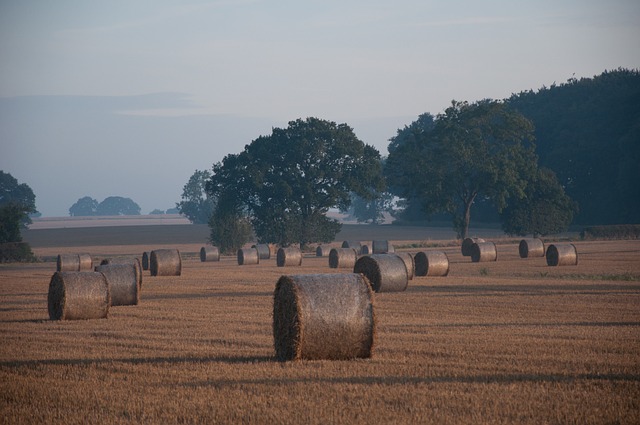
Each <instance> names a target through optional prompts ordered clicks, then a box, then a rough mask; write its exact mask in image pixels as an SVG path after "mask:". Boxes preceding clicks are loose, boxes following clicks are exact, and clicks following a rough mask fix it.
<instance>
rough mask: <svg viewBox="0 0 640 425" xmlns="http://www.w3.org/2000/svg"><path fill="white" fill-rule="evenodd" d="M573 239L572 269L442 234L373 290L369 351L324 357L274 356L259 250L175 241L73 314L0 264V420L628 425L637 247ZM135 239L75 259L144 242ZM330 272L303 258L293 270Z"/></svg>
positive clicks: (22, 269)
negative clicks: (490, 253)
mask: <svg viewBox="0 0 640 425" xmlns="http://www.w3.org/2000/svg"><path fill="white" fill-rule="evenodd" d="M361 239H363V240H365V239H366V238H364V237H361ZM389 239H390V240H393V238H389ZM394 244H395V241H394ZM574 244H575V245H576V248H577V250H578V253H579V255H580V262H579V264H578V265H577V266H572V267H549V266H547V265H546V261H545V258H543V257H539V258H528V259H522V258H520V257H519V253H518V240H508V239H502V240H496V245H497V249H498V261H496V262H489V263H472V262H471V259H470V258H469V257H463V256H462V254H461V252H460V247H459V245H457V246H456V245H454V244H452V246H446V243H443V246H444V248H440V249H442V250H443V251H445V252H446V253H447V255H448V257H449V260H450V263H451V264H450V268H451V269H450V273H449V275H448V276H447V277H415V278H414V279H413V280H411V281H410V282H409V286H408V288H407V290H406V291H404V292H398V293H378V294H374V301H375V303H374V304H375V315H376V323H377V325H376V342H375V349H374V352H373V355H372V357H371V358H370V359H358V360H341V361H331V360H315V361H310V360H304V361H291V362H279V361H277V360H276V359H275V350H274V346H273V331H272V312H273V291H274V289H275V285H276V282H277V281H278V279H279V278H280V276H282V275H283V271H282V268H278V267H277V266H276V261H275V259H272V260H265V261H264V262H260V264H258V265H255V266H251V267H242V266H238V264H237V261H236V257H235V255H233V256H223V257H222V258H221V261H220V262H201V261H200V259H199V257H198V252H199V249H200V247H201V246H202V242H196V243H192V244H182V245H181V244H176V245H174V246H173V247H174V248H177V249H180V251H181V253H183V255H184V256H185V258H184V260H183V264H182V275H181V276H162V277H151V276H150V274H149V272H148V271H145V272H144V285H143V288H142V293H141V296H140V303H139V305H138V306H125V307H118V306H114V307H112V308H111V309H110V310H109V317H108V319H98V320H80V321H51V320H49V316H48V311H47V291H48V284H49V280H50V278H51V275H52V274H53V273H54V271H55V268H56V265H55V262H54V261H48V262H42V263H36V264H17V265H0V300H1V302H2V307H1V308H0V335H1V338H2V341H1V343H0V347H1V348H0V394H1V398H0V400H1V401H0V414H1V415H2V418H3V422H5V423H47V424H51V423H60V424H62V423H64V424H75V423H278V424H298V423H309V424H326V423H349V424H372V423H381V424H382V423H385V424H386V423H427V424H428V423H435V424H440V423H456V424H460V423H462V424H464V423H468V424H471V423H474V424H476V423H536V424H537V423H621V424H625V423H628V424H631V423H640V404H639V403H638V400H640V338H639V335H640V307H639V306H640V242H638V241H589V242H580V241H579V242H574ZM400 245H401V244H400ZM142 248H143V246H142V245H127V244H125V243H123V244H122V245H111V246H85V247H84V248H83V250H82V251H83V252H89V253H91V254H92V255H94V256H96V257H99V255H98V254H103V253H106V252H108V253H110V254H111V255H127V254H129V253H133V254H136V255H141V254H142V252H143V251H145V250H149V249H155V248H159V247H158V246H148V245H144V249H142ZM69 251H70V252H73V251H74V246H72V247H71V248H69ZM404 251H407V252H412V253H414V254H415V253H416V252H418V251H419V249H415V250H413V251H412V250H406V249H405V250H404ZM34 252H35V253H36V254H37V255H40V256H45V257H46V256H48V255H53V254H49V252H55V254H57V253H59V252H63V250H61V249H60V247H49V248H47V247H42V248H37V247H36V248H34ZM345 272H347V271H346V270H343V269H331V268H329V267H328V265H327V259H326V257H325V258H322V257H320V258H318V257H315V253H308V254H307V255H306V257H305V259H304V261H303V263H302V265H301V266H300V267H297V268H296V269H295V274H307V273H345ZM290 273H291V272H290ZM292 274H293V273H292Z"/></svg>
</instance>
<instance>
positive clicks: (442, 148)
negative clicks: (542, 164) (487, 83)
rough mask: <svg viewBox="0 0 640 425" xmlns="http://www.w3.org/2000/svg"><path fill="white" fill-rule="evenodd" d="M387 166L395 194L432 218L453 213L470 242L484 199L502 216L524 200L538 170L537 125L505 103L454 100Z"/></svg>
mask: <svg viewBox="0 0 640 425" xmlns="http://www.w3.org/2000/svg"><path fill="white" fill-rule="evenodd" d="M411 136H412V137H411V138H410V139H409V140H407V141H406V142H405V143H403V144H401V145H399V146H397V147H396V148H395V149H394V150H393V151H392V152H390V154H389V157H388V158H387V161H386V163H385V174H386V176H387V181H388V184H389V186H390V187H391V188H392V190H393V191H394V192H395V193H394V194H395V195H397V196H400V197H402V198H406V199H408V200H409V201H410V202H411V201H415V200H417V201H419V202H420V203H421V205H422V207H423V209H424V211H425V213H426V214H427V215H428V216H429V215H432V214H435V213H439V212H446V213H449V214H450V215H451V216H452V218H453V227H454V229H455V230H456V231H457V233H458V236H459V237H461V238H465V237H467V234H468V230H469V223H470V220H471V207H472V205H473V203H474V201H475V200H476V199H480V198H479V197H482V198H486V199H489V200H491V202H492V203H493V204H494V205H495V206H496V208H497V209H498V211H502V209H504V208H505V207H506V205H507V200H508V199H509V198H510V197H516V198H522V197H523V196H524V191H525V188H526V186H527V182H528V181H529V180H531V178H532V176H534V174H535V170H536V168H537V158H536V155H535V153H534V149H535V146H534V143H533V140H534V138H533V125H532V124H531V122H530V121H529V120H527V119H526V118H525V117H524V116H522V115H521V114H520V113H517V112H515V111H512V110H510V109H509V108H508V107H507V106H506V105H505V104H503V103H501V102H497V101H490V100H484V101H480V102H477V103H473V104H469V103H467V102H456V101H453V102H452V105H451V106H450V107H449V108H447V109H446V110H445V112H444V113H443V114H440V115H438V116H437V117H436V119H435V122H434V126H433V129H431V130H427V131H419V132H414V133H413V134H412V135H411Z"/></svg>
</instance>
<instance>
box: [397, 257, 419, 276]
mask: <svg viewBox="0 0 640 425" xmlns="http://www.w3.org/2000/svg"><path fill="white" fill-rule="evenodd" d="M396 255H397V256H398V257H400V258H402V261H404V265H405V267H406V268H407V277H408V279H409V280H412V279H413V276H415V261H414V260H413V255H411V254H410V253H408V252H397V253H396Z"/></svg>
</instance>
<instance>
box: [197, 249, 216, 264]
mask: <svg viewBox="0 0 640 425" xmlns="http://www.w3.org/2000/svg"><path fill="white" fill-rule="evenodd" d="M200 261H202V262H203V263H204V262H205V261H220V250H219V249H218V247H217V246H203V247H202V248H200Z"/></svg>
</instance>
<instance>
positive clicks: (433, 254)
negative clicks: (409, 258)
mask: <svg viewBox="0 0 640 425" xmlns="http://www.w3.org/2000/svg"><path fill="white" fill-rule="evenodd" d="M413 259H414V261H415V263H416V276H447V275H448V274H449V257H448V256H447V253H446V252H443V251H420V252H418V253H417V254H416V255H415V256H414V257H413Z"/></svg>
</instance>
